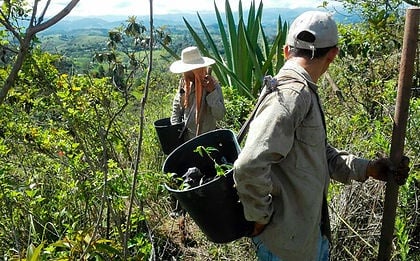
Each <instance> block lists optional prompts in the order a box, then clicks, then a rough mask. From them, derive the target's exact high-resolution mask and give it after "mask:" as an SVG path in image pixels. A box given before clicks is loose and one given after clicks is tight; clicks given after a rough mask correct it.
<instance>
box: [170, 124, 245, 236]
mask: <svg viewBox="0 0 420 261" xmlns="http://www.w3.org/2000/svg"><path fill="white" fill-rule="evenodd" d="M197 146H203V147H213V148H216V149H217V152H212V153H211V157H212V158H213V159H214V160H216V162H218V163H219V162H220V161H227V162H228V163H232V164H233V162H234V161H235V160H236V159H237V157H238V154H239V152H240V147H239V144H238V142H237V140H236V136H235V135H234V134H233V132H232V131H230V130H226V129H220V130H215V131H211V132H207V133H204V134H202V135H200V136H197V137H195V138H193V139H191V140H189V141H187V142H186V143H184V144H182V145H181V146H180V147H178V148H176V149H175V150H174V151H173V152H172V153H171V154H170V155H169V156H168V158H167V159H166V160H165V163H164V166H163V172H165V173H174V174H175V177H174V178H180V177H182V175H183V174H184V173H186V172H187V170H188V169H189V168H192V167H197V168H198V169H200V171H201V172H202V173H205V175H206V177H208V176H212V177H213V178H212V179H211V181H209V182H208V183H204V184H203V185H200V186H197V187H193V188H190V189H186V190H178V187H177V188H176V189H175V188H173V187H170V186H168V185H167V184H165V187H166V188H167V189H168V190H169V191H170V192H171V193H172V195H173V196H175V198H176V199H177V200H178V201H179V203H180V205H181V207H182V208H183V209H185V210H186V211H187V212H188V214H189V215H190V216H191V218H192V219H193V220H194V222H195V223H196V224H197V225H198V226H199V227H200V229H201V230H202V231H203V233H204V234H205V235H206V236H207V238H208V239H209V240H210V241H212V242H215V243H228V242H231V241H234V240H236V239H238V238H241V237H243V236H248V235H249V234H250V233H251V231H252V228H253V223H252V222H249V221H247V220H245V217H244V214H243V207H242V204H241V203H240V202H239V198H238V195H237V193H236V189H235V187H234V181H233V171H232V170H230V171H229V172H228V173H226V174H225V175H224V176H218V177H216V169H215V167H214V162H213V161H212V160H211V159H210V158H209V157H202V156H200V155H199V153H197V152H194V150H195V149H196V148H197Z"/></svg>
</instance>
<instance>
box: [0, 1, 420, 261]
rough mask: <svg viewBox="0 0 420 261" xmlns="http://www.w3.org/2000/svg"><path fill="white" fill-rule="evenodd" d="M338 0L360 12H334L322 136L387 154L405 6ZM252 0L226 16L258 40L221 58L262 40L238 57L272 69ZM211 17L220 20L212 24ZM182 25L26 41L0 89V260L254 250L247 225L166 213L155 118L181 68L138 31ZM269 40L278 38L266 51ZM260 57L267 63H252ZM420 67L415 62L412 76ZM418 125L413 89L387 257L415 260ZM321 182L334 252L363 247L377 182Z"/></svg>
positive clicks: (371, 252) (364, 251)
mask: <svg viewBox="0 0 420 261" xmlns="http://www.w3.org/2000/svg"><path fill="white" fill-rule="evenodd" d="M7 2H9V1H7ZM11 2H13V3H14V4H15V5H16V9H13V10H15V11H13V12H16V13H14V15H15V16H14V17H19V15H21V16H24V14H25V10H26V8H23V7H22V6H19V4H20V1H16V2H14V1H11ZM345 3H346V5H347V6H348V7H349V8H351V10H354V11H358V13H359V14H361V15H362V16H361V19H362V20H361V22H360V23H359V24H356V25H344V24H343V25H340V28H339V30H340V34H341V35H342V37H341V40H340V49H341V53H340V57H339V59H337V60H336V61H335V62H334V64H333V66H332V67H330V71H329V75H330V76H331V79H332V81H333V82H334V83H335V84H336V87H334V88H333V87H332V86H331V83H330V82H329V81H328V79H327V78H325V79H323V80H322V82H321V84H320V85H321V88H320V90H321V93H320V95H321V98H322V99H323V101H324V108H325V111H326V116H327V125H328V126H327V129H328V137H329V141H330V143H331V144H332V145H334V146H336V147H338V148H342V149H345V150H348V151H351V152H354V153H359V155H361V156H364V157H367V158H374V157H377V156H379V155H378V154H383V155H387V154H389V150H390V137H391V133H392V124H393V122H392V115H393V113H394V111H393V110H394V108H393V106H394V104H395V96H396V85H397V79H398V70H399V68H398V65H399V59H400V53H401V45H402V33H403V24H404V23H403V22H404V19H403V10H404V9H401V4H402V2H401V1H396V0H393V1H379V2H378V1H369V3H368V4H366V3H364V2H363V1H345ZM18 7H20V8H18ZM2 8H5V7H4V6H2ZM3 10H4V9H3ZM254 11H255V13H254V14H255V16H253V15H251V16H250V17H251V18H250V20H248V24H245V23H244V21H241V20H240V21H239V22H238V24H237V26H238V27H236V26H234V24H235V22H234V21H233V20H234V19H233V16H232V17H231V18H229V19H230V20H231V22H230V23H231V24H230V25H229V26H230V27H231V29H232V28H235V30H236V29H238V28H241V27H242V29H241V30H239V31H240V32H242V33H243V35H242V36H241V37H244V41H245V38H246V37H251V35H248V33H250V32H251V31H252V30H251V29H249V30H248V29H247V28H246V27H247V26H248V25H250V26H251V25H253V28H254V29H253V30H256V31H259V34H258V35H259V37H262V38H259V39H264V40H263V42H264V44H263V43H262V42H260V41H255V44H256V43H257V42H258V43H260V44H261V45H260V47H257V46H253V47H252V48H251V45H250V41H245V43H246V42H248V45H246V44H245V45H243V46H242V47H244V48H247V49H246V50H247V52H250V53H249V54H248V55H246V56H244V54H243V53H242V54H240V55H242V56H240V59H238V57H237V56H238V55H239V54H238V52H234V51H232V52H231V53H230V55H232V60H231V61H232V62H234V61H238V60H241V61H243V60H244V59H243V57H259V56H258V55H259V54H262V53H264V54H265V55H264V56H262V57H260V58H261V59H260V60H258V61H257V60H252V61H251V60H250V61H249V62H250V63H251V62H252V66H257V64H258V66H261V67H260V69H259V72H258V73H261V74H264V73H263V72H268V73H271V72H275V70H277V69H278V66H279V64H278V59H277V57H278V55H277V54H276V53H277V51H278V50H276V48H275V46H273V44H274V43H279V42H278V41H281V40H279V39H278V38H275V36H271V35H266V36H261V34H260V33H262V32H263V28H262V27H259V26H260V25H259V17H260V15H261V12H263V11H264V9H263V8H262V6H260V7H259V8H258V9H257V10H255V9H254ZM254 11H252V12H254ZM0 15H1V14H0ZM216 15H217V11H216ZM219 15H220V14H219ZM227 15H228V16H230V15H232V14H231V13H230V14H229V13H227ZM199 17H200V16H199ZM252 19H254V20H252ZM279 21H281V20H280V19H279ZM204 22H205V21H203V23H204ZM239 24H241V26H239ZM279 24H280V23H279ZM206 28H207V29H209V27H208V26H202V27H201V29H202V30H204V31H205V30H206ZM221 28H222V24H221V23H219V25H218V27H216V28H213V29H212V30H220V29H221ZM281 28H283V25H282V26H281ZM195 30H197V29H195ZM209 30H210V29H209ZM282 30H284V29H282ZM232 31H233V30H232ZM189 32H191V31H190V30H189V29H188V28H183V29H179V34H178V33H177V34H175V35H171V37H170V38H171V39H172V43H170V44H169V40H170V39H169V36H168V35H166V33H165V31H164V30H163V29H161V28H159V29H157V28H155V30H153V32H150V30H149V29H148V26H144V25H142V24H141V23H138V22H137V21H136V19H135V18H129V19H128V20H127V22H126V23H125V24H124V25H122V26H121V27H118V28H115V29H114V30H111V32H106V33H104V32H103V31H96V32H95V33H93V32H91V33H92V34H80V35H65V36H64V35H49V36H45V38H44V37H42V38H39V39H37V41H36V42H33V45H32V46H31V48H30V49H29V50H28V56H27V58H26V59H25V60H24V63H23V64H22V68H21V70H19V74H18V78H16V81H15V84H14V85H13V87H12V88H11V89H10V91H9V92H8V94H7V97H6V98H5V100H4V102H3V103H0V201H1V202H2V204H0V213H1V215H0V255H1V256H3V258H4V259H5V260H23V259H25V260H149V259H150V260H152V259H154V260H172V258H176V259H177V260H233V261H235V260H238V261H239V260H254V259H255V256H254V253H253V249H252V246H251V243H250V240H249V239H247V238H242V239H239V240H237V241H235V242H232V243H229V244H222V245H220V244H213V243H211V242H209V241H208V240H207V239H206V238H205V236H204V235H203V234H202V233H201V231H200V230H199V229H198V228H197V226H196V225H195V224H194V222H193V221H192V220H191V219H190V218H189V217H188V215H187V217H186V218H185V220H183V222H180V221H179V220H178V219H173V218H171V217H170V216H169V213H170V212H171V210H172V205H171V204H172V202H173V200H171V196H170V195H169V193H168V191H167V190H166V189H165V188H164V186H163V184H170V183H171V177H170V175H167V174H163V173H162V171H161V168H162V165H163V162H164V160H165V155H164V154H163V153H162V151H161V149H160V147H159V142H158V139H157V136H156V134H155V130H154V127H153V123H154V121H156V120H158V119H161V118H165V117H168V116H169V114H170V109H171V107H170V104H171V102H172V97H173V94H174V92H175V91H176V87H177V82H178V77H179V75H174V74H170V73H169V72H168V67H169V64H170V63H171V62H172V61H173V58H172V57H171V54H169V53H168V52H167V51H166V50H165V49H164V48H162V46H161V45H158V44H155V45H154V46H153V49H152V53H151V51H150V50H151V49H150V47H151V45H150V39H151V38H150V36H151V35H153V36H154V37H156V39H159V40H160V43H162V44H168V45H167V46H169V48H171V50H172V51H173V53H179V50H178V49H177V48H179V47H180V46H182V45H183V44H186V43H188V44H190V43H191V44H194V43H193V42H191V41H192V39H195V40H196V41H198V40H199V39H198V38H194V37H192V36H190V35H189ZM236 32H238V30H236ZM8 33H9V31H8V30H6V29H5V28H2V29H0V46H1V48H2V50H4V51H3V52H2V56H1V58H2V59H1V62H0V64H1V68H0V83H1V86H3V85H5V82H6V80H7V79H8V78H7V77H8V76H9V75H10V73H11V70H12V68H13V62H15V61H16V54H17V53H18V52H17V51H15V50H18V49H15V48H14V47H15V46H14V44H15V43H16V42H10V41H9V40H10V39H11V38H12V37H11V36H10V35H8ZM197 33H198V35H200V37H201V38H200V39H201V41H202V43H203V44H204V46H205V48H208V45H211V41H212V40H213V41H215V42H214V44H215V46H216V47H217V49H209V52H208V54H209V55H210V56H212V57H215V56H216V55H220V57H221V58H220V59H222V58H223V59H225V55H227V54H226V53H223V52H221V51H222V50H224V49H227V46H228V45H229V44H225V43H224V42H223V41H222V42H220V41H218V40H216V36H215V34H214V33H212V34H211V36H210V37H207V36H206V35H205V34H201V33H199V32H197ZM93 34H94V36H92V35H93ZM226 37H227V36H226ZM229 37H231V36H229ZM229 37H228V38H229ZM237 37H238V39H239V38H240V37H239V36H238V35H237ZM252 37H254V36H252ZM255 37H256V36H255ZM228 38H226V40H225V42H227V43H228V42H229V41H230V39H228ZM217 39H219V38H217ZM220 39H222V36H220ZM250 39H251V38H250ZM252 39H254V40H255V38H252ZM270 39H271V40H270ZM237 41H239V40H237ZM241 43H242V44H243V43H244V42H242V41H241ZM40 46H42V48H40ZM266 47H267V48H266ZM277 47H281V46H277ZM46 48H47V49H46ZM212 48H213V47H212ZM259 48H262V49H264V50H265V51H264V52H263V51H261V50H262V49H259ZM419 49H420V48H419ZM46 50H48V51H46ZM203 50H204V49H203ZM206 50H207V49H206ZM210 50H211V52H210ZM267 50H276V51H273V52H274V54H275V55H267V54H271V53H272V52H267ZM216 51H217V53H216ZM151 54H153V56H151ZM205 54H206V53H205ZM276 55H277V57H276ZM216 58H217V56H216ZM258 59H259V58H258ZM150 62H152V63H150ZM150 64H153V67H152V68H150V67H149V66H150ZM268 64H270V66H268ZM248 65H250V64H248ZM248 65H247V66H248ZM264 66H268V67H264ZM271 66H272V68H271V69H270V70H273V71H270V70H268V69H267V70H264V69H262V68H263V67H264V68H269V67H271ZM418 66H419V60H418V59H417V61H416V68H418ZM233 67H234V65H233V64H232V67H229V66H226V67H225V66H224V65H223V66H222V65H221V64H220V63H218V64H217V65H216V68H215V69H216V70H218V72H219V74H217V76H218V77H220V78H222V77H223V75H230V76H232V74H229V72H228V71H227V69H226V68H233ZM216 70H215V71H216ZM229 70H232V71H233V69H229ZM234 74H235V75H236V72H235V73H234ZM238 75H239V73H238ZM253 77H254V78H253V80H252V81H251V82H252V83H246V86H252V88H251V89H249V90H248V92H251V93H252V95H248V94H247V91H245V92H244V91H243V90H241V88H240V87H238V86H242V85H240V84H238V85H235V84H233V82H232V86H228V84H227V83H226V84H224V85H223V92H224V97H225V102H226V108H227V114H226V117H225V118H224V120H223V121H222V122H221V123H220V125H219V127H221V128H229V129H231V130H233V131H234V132H237V131H238V130H239V129H240V127H241V125H242V124H243V122H244V121H245V119H246V118H247V116H248V114H249V112H250V111H251V110H252V109H253V105H254V103H255V98H254V97H255V95H256V93H257V92H258V84H257V81H256V79H257V78H258V74H254V75H253ZM419 79H420V71H419V69H417V70H416V72H415V79H414V82H415V84H414V86H418V83H419ZM241 81H242V80H241ZM229 85H230V83H229ZM418 137H420V99H419V94H418V92H413V96H412V99H411V105H410V118H409V123H408V128H407V137H406V144H405V153H406V155H407V156H409V157H410V159H411V164H410V165H411V171H410V178H409V179H408V181H407V183H406V184H405V185H404V186H401V188H400V194H399V205H398V217H397V220H396V225H395V238H394V246H395V250H394V251H393V257H392V260H420V236H419V235H420V224H419V219H420V211H419V209H420V208H419V193H420V167H419V166H420V163H419V159H418V155H420V140H419V138H418ZM204 149H205V150H206V149H207V148H204ZM330 190H331V193H330V198H329V201H330V207H331V220H332V225H333V240H334V248H333V249H332V252H331V253H332V260H371V259H372V258H373V257H375V256H376V254H377V251H378V245H379V242H378V241H379V236H378V235H379V233H380V232H379V230H380V222H381V217H382V210H383V200H384V199H383V195H384V184H383V183H382V182H376V181H368V182H366V183H363V184H359V183H353V184H352V185H350V186H344V185H341V184H338V183H333V184H332V186H331V188H330ZM338 242H339V243H338Z"/></svg>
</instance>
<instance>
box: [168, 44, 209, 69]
mask: <svg viewBox="0 0 420 261" xmlns="http://www.w3.org/2000/svg"><path fill="white" fill-rule="evenodd" d="M215 62H216V61H215V60H213V59H211V58H208V57H205V56H201V53H200V51H199V50H198V48H197V47H195V46H191V47H187V48H185V49H184V50H182V53H181V60H178V61H175V62H173V63H172V64H171V66H170V67H169V70H170V71H171V72H173V73H183V72H188V71H191V70H194V69H198V68H202V67H207V66H209V65H212V64H214V63H215Z"/></svg>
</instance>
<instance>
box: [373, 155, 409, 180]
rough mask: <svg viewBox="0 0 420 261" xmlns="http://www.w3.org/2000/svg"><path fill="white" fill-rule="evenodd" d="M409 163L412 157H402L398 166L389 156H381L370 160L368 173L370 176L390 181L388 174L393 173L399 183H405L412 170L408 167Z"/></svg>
mask: <svg viewBox="0 0 420 261" xmlns="http://www.w3.org/2000/svg"><path fill="white" fill-rule="evenodd" d="M409 163H410V159H409V158H408V157H406V156H403V157H402V159H401V161H400V164H399V165H398V166H397V167H395V166H394V164H392V161H391V160H390V159H389V158H379V159H376V160H372V161H370V162H369V165H368V167H367V170H366V174H367V176H368V177H372V178H374V179H377V180H382V181H388V174H390V173H391V175H392V176H393V177H394V179H395V182H396V183H397V184H398V185H404V183H405V182H406V180H407V177H408V172H409V171H410V168H409V167H408V164H409Z"/></svg>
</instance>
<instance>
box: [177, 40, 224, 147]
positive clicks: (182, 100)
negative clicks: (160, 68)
mask: <svg viewBox="0 0 420 261" xmlns="http://www.w3.org/2000/svg"><path fill="white" fill-rule="evenodd" d="M214 63H215V61H214V60H213V59H211V58H208V57H203V56H201V54H200V51H199V50H198V48H197V47H195V46H191V47H187V48H185V49H184V50H182V53H181V60H178V61H175V62H173V63H172V64H171V66H170V67H169V70H170V71H171V72H173V73H182V74H183V77H182V78H181V80H180V81H179V91H178V92H177V93H176V95H175V97H174V100H173V104H172V115H171V124H177V123H180V122H183V121H184V122H185V126H186V128H185V136H184V137H185V139H186V140H189V139H192V138H193V137H195V136H198V135H200V134H202V133H204V132H207V131H210V130H214V129H216V122H217V121H219V120H221V119H222V118H223V116H224V115H225V112H226V108H225V104H224V100H223V93H222V89H221V87H220V85H219V83H218V82H217V81H216V80H215V79H214V78H213V77H212V76H211V75H210V73H209V71H208V68H209V66H210V65H212V64H214Z"/></svg>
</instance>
